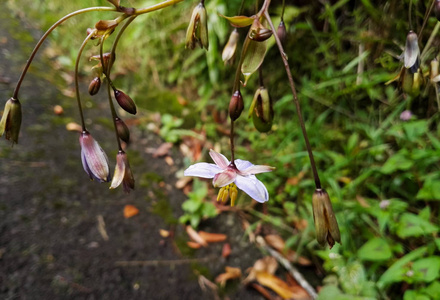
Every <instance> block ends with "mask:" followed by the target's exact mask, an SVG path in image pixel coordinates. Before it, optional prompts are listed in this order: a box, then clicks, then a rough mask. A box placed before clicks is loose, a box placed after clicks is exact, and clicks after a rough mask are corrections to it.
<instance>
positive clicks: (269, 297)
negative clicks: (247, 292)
mask: <svg viewBox="0 0 440 300" xmlns="http://www.w3.org/2000/svg"><path fill="white" fill-rule="evenodd" d="M251 287H253V288H254V289H256V290H257V291H258V292H259V293H260V294H261V295H262V296H263V297H264V298H266V299H267V300H273V297H272V295H271V294H270V293H269V291H268V290H266V289H265V288H264V287H262V286H261V285H259V284H256V283H252V284H251Z"/></svg>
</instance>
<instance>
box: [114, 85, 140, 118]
mask: <svg viewBox="0 0 440 300" xmlns="http://www.w3.org/2000/svg"><path fill="white" fill-rule="evenodd" d="M114 92H115V98H116V101H118V104H119V106H120V107H122V109H123V110H125V111H126V112H128V113H130V114H132V115H135V114H136V104H134V101H133V100H132V99H131V98H130V97H129V96H128V95H127V94H125V93H124V92H122V91H120V90H116V89H115V90H114Z"/></svg>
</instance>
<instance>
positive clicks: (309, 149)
mask: <svg viewBox="0 0 440 300" xmlns="http://www.w3.org/2000/svg"><path fill="white" fill-rule="evenodd" d="M264 16H265V17H266V20H267V22H268V23H269V26H270V28H271V30H272V34H273V36H274V38H275V41H276V43H277V46H278V49H279V51H280V54H281V58H282V60H283V63H284V67H285V69H286V72H287V77H288V78H289V84H290V88H291V90H292V94H293V102H294V103H295V106H296V114H297V115H298V119H299V124H300V126H301V130H302V134H303V137H304V141H305V143H306V148H307V152H308V154H309V158H310V164H311V165H312V172H313V177H314V179H315V186H316V188H317V189H320V188H321V181H320V179H319V175H318V170H317V168H316V163H315V159H314V157H313V152H312V147H311V146H310V142H309V137H308V135H307V131H306V126H305V124H304V120H303V117H302V113H301V106H300V104H299V101H298V96H297V93H296V88H295V83H294V81H293V77H292V73H291V72H290V66H289V62H288V61H287V57H286V53H285V52H284V48H283V45H282V44H281V41H280V39H279V37H278V35H277V31H276V30H275V27H274V26H273V23H272V20H271V18H270V15H269V13H268V11H267V10H266V11H265V12H264Z"/></svg>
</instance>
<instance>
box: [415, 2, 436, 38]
mask: <svg viewBox="0 0 440 300" xmlns="http://www.w3.org/2000/svg"><path fill="white" fill-rule="evenodd" d="M434 4H435V0H432V2H431V6H430V7H429V9H428V10H427V11H426V13H425V17H424V18H423V24H422V28H420V31H419V35H418V37H419V42H420V41H421V38H422V32H423V29H425V26H426V22H427V21H428V19H429V16H430V15H431V11H432V9H433V8H434Z"/></svg>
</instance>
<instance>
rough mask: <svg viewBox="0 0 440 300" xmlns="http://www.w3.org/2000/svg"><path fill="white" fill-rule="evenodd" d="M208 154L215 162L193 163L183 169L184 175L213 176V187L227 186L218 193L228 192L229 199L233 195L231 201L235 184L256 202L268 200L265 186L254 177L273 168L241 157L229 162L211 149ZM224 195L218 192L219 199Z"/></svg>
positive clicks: (234, 193)
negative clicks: (255, 163)
mask: <svg viewBox="0 0 440 300" xmlns="http://www.w3.org/2000/svg"><path fill="white" fill-rule="evenodd" d="M209 155H210V156H211V158H212V160H213V161H214V162H215V164H210V163H205V162H202V163H197V164H194V165H192V166H190V167H189V168H188V169H186V170H185V172H184V175H185V176H196V177H201V178H213V181H212V184H213V185H214V187H220V188H223V187H226V186H228V187H227V188H225V189H220V193H224V192H225V190H226V192H228V193H229V194H230V196H231V199H232V197H234V199H232V200H233V201H234V200H235V198H236V192H234V188H235V186H236V187H238V188H239V189H240V190H242V191H243V192H245V193H246V194H248V195H249V196H250V197H251V198H253V199H254V200H256V201H258V202H261V203H263V202H266V201H268V200H269V193H268V192H267V189H266V187H265V186H264V184H263V183H262V182H261V181H259V180H258V179H257V177H255V174H259V173H265V172H271V171H273V170H274V169H275V168H273V167H270V166H264V165H254V164H252V163H251V162H249V161H246V160H241V159H236V160H235V161H234V162H231V161H229V160H228V159H227V158H226V157H225V156H224V155H222V154H221V153H217V152H215V151H214V150H212V149H211V150H210V151H209ZM231 191H232V193H231ZM234 195H235V196H234ZM225 196H226V198H227V194H226V195H223V194H222V195H220V194H219V199H220V198H221V199H223V197H225ZM233 201H232V202H233ZM231 204H232V203H231Z"/></svg>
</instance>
